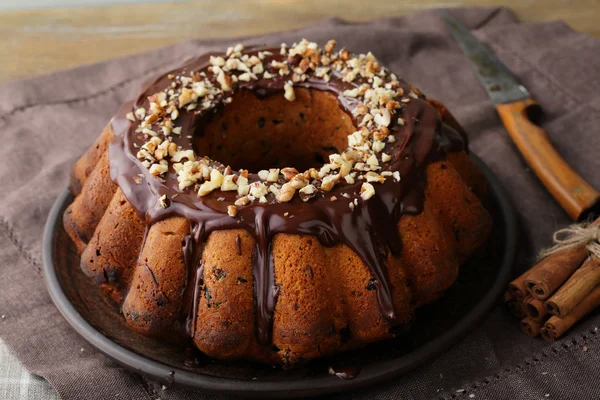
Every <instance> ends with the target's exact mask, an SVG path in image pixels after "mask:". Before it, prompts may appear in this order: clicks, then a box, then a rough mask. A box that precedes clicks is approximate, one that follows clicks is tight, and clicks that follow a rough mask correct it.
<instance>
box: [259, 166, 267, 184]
mask: <svg viewBox="0 0 600 400" xmlns="http://www.w3.org/2000/svg"><path fill="white" fill-rule="evenodd" d="M268 176H269V171H267V170H266V169H263V170H260V171H258V177H259V178H260V179H261V180H263V181H266V180H267V178H268Z"/></svg>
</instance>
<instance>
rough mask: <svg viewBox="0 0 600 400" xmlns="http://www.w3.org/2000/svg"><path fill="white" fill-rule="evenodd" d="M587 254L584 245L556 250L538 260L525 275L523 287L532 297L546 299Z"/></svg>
mask: <svg viewBox="0 0 600 400" xmlns="http://www.w3.org/2000/svg"><path fill="white" fill-rule="evenodd" d="M587 256H588V252H587V250H586V249H585V246H581V247H571V248H567V249H563V250H558V251H557V252H556V253H554V254H551V255H549V256H548V257H546V258H544V259H543V260H542V261H540V262H539V263H538V264H537V265H538V267H537V268H535V267H534V268H535V270H532V272H531V273H530V274H529V275H527V278H526V279H525V287H526V289H527V291H528V292H529V293H531V295H532V296H533V297H535V298H536V299H539V300H545V299H547V298H548V297H549V296H550V295H551V294H552V293H554V291H556V290H557V289H558V288H559V287H560V286H561V285H562V284H563V283H565V281H566V280H567V279H569V277H570V276H571V275H573V273H574V272H575V271H576V270H577V268H579V267H580V266H581V264H582V263H583V262H584V261H585V259H586V258H587Z"/></svg>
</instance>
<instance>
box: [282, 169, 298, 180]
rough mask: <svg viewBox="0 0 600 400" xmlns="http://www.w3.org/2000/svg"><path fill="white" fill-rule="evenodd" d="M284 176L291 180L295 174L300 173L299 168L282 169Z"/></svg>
mask: <svg viewBox="0 0 600 400" xmlns="http://www.w3.org/2000/svg"><path fill="white" fill-rule="evenodd" d="M281 173H282V174H283V177H284V178H285V180H286V181H289V180H291V179H292V178H293V177H294V176H296V175H298V170H297V169H296V168H283V169H282V170H281Z"/></svg>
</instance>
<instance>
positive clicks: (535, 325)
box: [519, 317, 543, 337]
mask: <svg viewBox="0 0 600 400" xmlns="http://www.w3.org/2000/svg"><path fill="white" fill-rule="evenodd" d="M542 326H543V323H542V322H538V321H534V320H532V319H531V318H529V317H526V318H523V319H522V320H521V323H520V325H519V327H520V328H521V331H522V332H523V333H525V334H526V335H527V336H531V337H536V336H537V335H539V334H540V330H541V329H542Z"/></svg>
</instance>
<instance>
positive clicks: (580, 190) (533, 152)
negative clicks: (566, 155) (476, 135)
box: [496, 99, 600, 221]
mask: <svg viewBox="0 0 600 400" xmlns="http://www.w3.org/2000/svg"><path fill="white" fill-rule="evenodd" d="M532 106H537V103H536V101H535V100H533V99H525V100H519V101H516V102H513V103H508V104H499V105H497V106H496V109H497V110H498V113H499V114H500V118H501V119H502V122H503V123H504V126H505V127H506V129H507V130H508V133H509V134H510V136H511V138H512V139H513V141H514V142H515V144H516V145H517V148H518V149H519V151H520V152H521V154H522V155H523V158H525V161H527V163H528V164H529V166H530V167H531V169H533V171H534V172H535V174H536V175H537V176H538V178H539V179H540V180H541V181H542V183H543V184H544V186H546V188H547V189H548V191H549V192H550V194H552V196H554V198H555V199H556V201H558V203H559V204H560V206H561V207H562V208H563V209H564V210H565V211H566V212H567V213H568V214H569V215H570V216H571V218H573V219H574V220H576V221H577V220H579V219H580V218H581V217H582V216H583V214H584V212H585V211H587V210H589V209H590V208H592V207H593V206H594V205H597V204H598V203H599V202H600V193H599V192H598V191H596V190H595V189H594V188H593V187H591V186H590V185H589V184H588V183H587V182H586V181H585V180H583V178H582V177H580V176H579V175H578V174H577V173H576V172H575V171H573V169H571V167H570V166H569V165H568V164H567V163H566V162H565V160H563V158H562V157H561V156H560V155H559V154H558V153H557V152H556V150H555V149H554V147H553V146H552V143H550V139H549V138H548V134H547V133H546V131H544V130H543V129H542V128H540V127H539V126H537V125H535V124H533V123H532V122H531V121H530V120H529V117H528V115H527V109H528V108H529V107H532Z"/></svg>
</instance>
